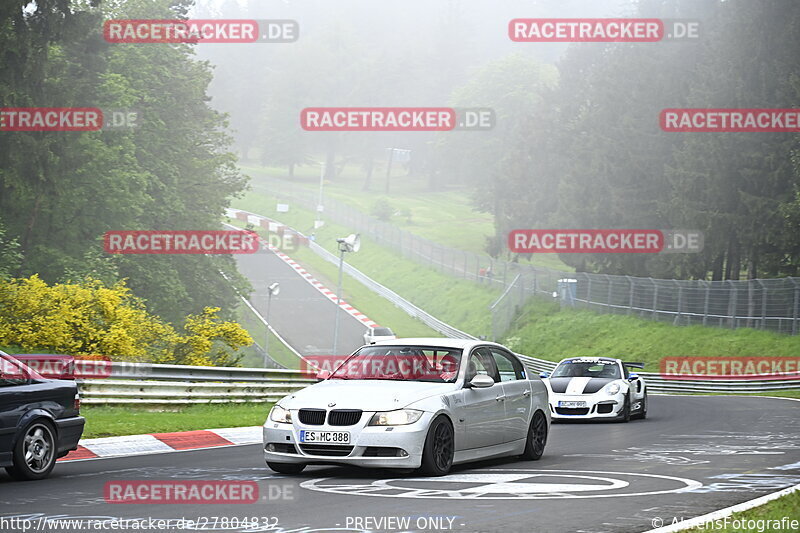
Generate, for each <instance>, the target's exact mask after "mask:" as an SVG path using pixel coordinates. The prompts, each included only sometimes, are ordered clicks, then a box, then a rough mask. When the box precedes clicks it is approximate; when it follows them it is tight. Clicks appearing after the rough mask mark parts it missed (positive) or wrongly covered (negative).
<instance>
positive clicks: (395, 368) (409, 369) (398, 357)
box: [330, 346, 461, 383]
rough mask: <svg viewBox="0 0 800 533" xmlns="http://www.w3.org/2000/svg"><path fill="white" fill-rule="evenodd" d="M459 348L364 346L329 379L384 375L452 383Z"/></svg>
mask: <svg viewBox="0 0 800 533" xmlns="http://www.w3.org/2000/svg"><path fill="white" fill-rule="evenodd" d="M460 363H461V350H457V349H450V348H431V347H425V346H367V347H364V348H361V349H360V350H359V351H357V352H356V353H355V354H354V355H352V356H351V357H350V358H349V359H347V361H345V362H344V364H342V365H341V366H340V367H339V368H337V369H336V371H335V372H334V373H333V374H332V375H331V377H330V379H386V380H392V381H427V382H432V383H453V382H454V381H455V380H456V377H457V376H458V368H459V365H460Z"/></svg>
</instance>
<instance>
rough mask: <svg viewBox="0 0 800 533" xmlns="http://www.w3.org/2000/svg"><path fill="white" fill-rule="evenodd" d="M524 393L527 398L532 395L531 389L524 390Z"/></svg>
mask: <svg viewBox="0 0 800 533" xmlns="http://www.w3.org/2000/svg"><path fill="white" fill-rule="evenodd" d="M522 395H523V396H524V397H526V398H527V397H528V396H530V395H531V391H529V390H524V391H522Z"/></svg>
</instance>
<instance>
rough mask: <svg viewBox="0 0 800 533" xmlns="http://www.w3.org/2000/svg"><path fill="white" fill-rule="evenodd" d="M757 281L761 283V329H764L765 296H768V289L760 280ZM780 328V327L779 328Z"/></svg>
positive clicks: (765, 320) (765, 316)
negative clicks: (762, 292)
mask: <svg viewBox="0 0 800 533" xmlns="http://www.w3.org/2000/svg"><path fill="white" fill-rule="evenodd" d="M756 281H758V284H759V285H761V290H762V291H764V294H763V296H761V329H766V327H767V297H768V296H769V290H767V286H766V285H764V283H763V282H762V281H761V280H756ZM779 329H780V328H779Z"/></svg>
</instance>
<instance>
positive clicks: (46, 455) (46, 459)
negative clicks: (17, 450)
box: [22, 424, 54, 474]
mask: <svg viewBox="0 0 800 533" xmlns="http://www.w3.org/2000/svg"><path fill="white" fill-rule="evenodd" d="M53 448H54V447H53V433H52V432H51V431H50V428H48V427H47V426H45V425H44V424H35V425H33V426H31V427H30V429H28V431H27V432H26V433H25V436H24V437H23V441H22V456H23V457H24V459H25V464H26V465H27V466H28V468H29V469H30V471H31V472H33V473H35V474H41V473H42V472H45V471H46V470H47V469H48V468H49V467H50V463H51V461H52V460H53V451H54V450H53Z"/></svg>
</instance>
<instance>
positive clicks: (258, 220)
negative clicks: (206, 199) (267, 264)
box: [225, 209, 378, 328]
mask: <svg viewBox="0 0 800 533" xmlns="http://www.w3.org/2000/svg"><path fill="white" fill-rule="evenodd" d="M225 215H226V216H228V217H230V218H236V219H238V220H243V221H246V222H247V223H249V224H253V225H254V226H259V227H264V228H268V229H269V231H273V232H278V233H282V232H283V231H285V230H290V231H293V232H295V233H298V235H301V234H300V233H299V232H297V231H296V230H294V229H292V228H290V227H289V226H284V225H282V224H279V223H278V222H275V221H274V220H270V219H269V218H267V217H262V216H261V215H256V214H253V213H250V212H247V211H239V210H236V209H226V211H225ZM261 242H262V243H263V244H264V245H265V246H266V247H267V248H268V249H269V250H270V251H271V252H273V253H274V254H275V255H277V256H278V257H279V258H280V259H281V260H282V261H283V262H284V263H286V264H287V265H289V266H290V267H292V268H293V269H294V270H295V271H296V272H297V273H298V274H300V275H301V276H302V277H303V278H304V279H305V280H306V281H307V282H309V283H310V284H311V285H312V286H313V287H314V288H316V289H317V290H318V291H319V292H321V293H322V294H323V295H324V296H325V297H327V298H328V299H329V300H330V301H331V302H333V303H334V304H336V303H338V304H339V307H340V308H342V309H343V310H344V311H346V312H347V313H348V314H349V315H350V316H352V317H353V318H355V319H356V320H358V321H360V322H361V323H363V324H364V325H365V326H367V327H369V328H376V327H378V323H377V322H375V321H374V320H372V319H371V318H369V317H368V316H367V315H365V314H364V313H362V312H361V311H359V310H358V309H356V308H355V307H353V306H352V305H350V304H348V303H347V302H345V301H344V300H339V299H338V298H336V293H335V292H333V291H332V290H330V289H328V288H327V287H326V286H325V285H323V284H322V283H320V282H319V281H318V280H317V279H315V278H314V276H312V275H311V274H309V273H308V271H306V269H305V268H303V267H302V266H300V265H299V264H298V263H297V261H295V260H294V259H292V258H291V257H289V256H288V255H286V254H285V253H283V252H281V251H280V250H279V249H278V248H277V247H276V246H274V245H272V244H270V243H268V242H266V241H264V240H263V239H262V240H261Z"/></svg>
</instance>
